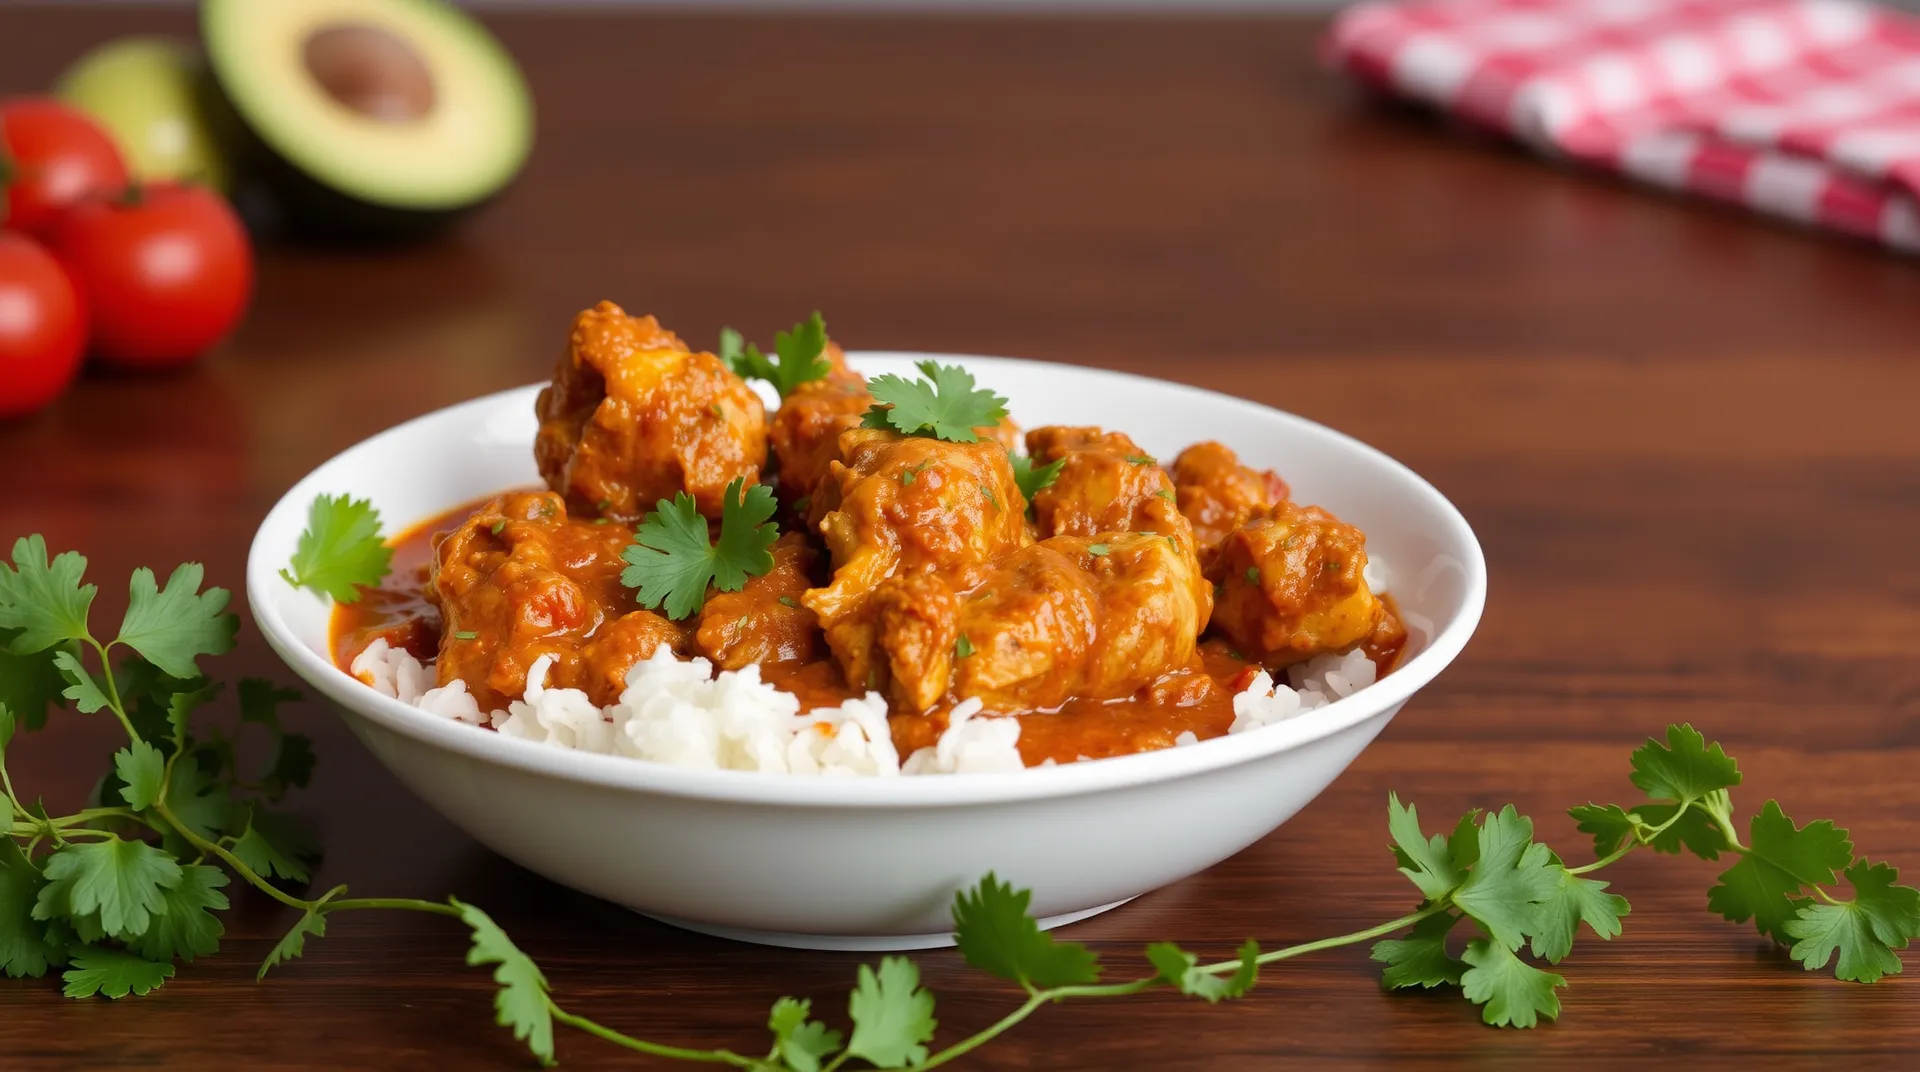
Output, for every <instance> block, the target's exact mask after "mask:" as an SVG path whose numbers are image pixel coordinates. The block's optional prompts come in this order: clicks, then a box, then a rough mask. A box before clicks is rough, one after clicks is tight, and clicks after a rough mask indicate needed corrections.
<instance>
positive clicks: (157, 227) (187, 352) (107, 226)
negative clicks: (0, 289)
mask: <svg viewBox="0 0 1920 1072" xmlns="http://www.w3.org/2000/svg"><path fill="white" fill-rule="evenodd" d="M47 242H48V245H49V246H51V247H52V248H53V253H54V256H56V257H58V258H60V263H61V264H64V265H66V268H67V273H68V274H69V275H71V276H72V277H73V281H74V283H75V284H76V285H77V286H78V287H79V288H80V292H81V293H83V294H85V295H86V296H87V311H88V314H89V326H90V329H91V331H90V334H91V335H92V337H93V352H94V354H96V355H97V356H99V357H100V358H101V359H102V360H104V361H107V362H110V363H112V364H116V365H122V366H125V367H128V368H170V367H172V366H174V365H184V364H186V363H187V362H189V361H192V360H193V359H194V358H196V357H198V356H200V354H201V353H203V352H205V351H206V350H207V349H208V348H209V347H211V346H212V345H213V344H214V343H216V342H219V341H220V340H221V339H223V338H225V337H226V335H227V333H228V332H229V331H232V330H233V327H234V325H235V324H238V323H239V322H240V314H241V313H242V312H244V311H246V307H247V298H248V297H249V296H250V295H251V294H252V292H253V252H252V250H251V249H250V248H249V247H248V246H247V235H246V232H245V231H244V230H242V229H241V227H240V220H239V218H238V217H236V216H235V215H234V214H233V210H232V209H231V208H228V207H227V203H226V202H225V201H223V200H221V199H220V195H218V194H216V193H213V192H212V191H210V190H207V189H204V188H202V187H198V186H178V185H174V184H171V183H156V184H154V185H152V186H144V187H132V188H129V189H128V190H127V192H126V193H125V194H124V195H122V196H120V197H115V198H100V197H93V198H88V199H86V200H84V201H81V202H78V203H77V204H74V205H71V206H69V207H68V208H67V210H66V211H65V212H63V213H61V214H60V218H59V219H58V220H57V221H56V222H55V223H54V226H53V230H52V231H51V232H50V233H49V235H48V236H47Z"/></svg>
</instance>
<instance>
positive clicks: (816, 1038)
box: [767, 998, 924, 1072]
mask: <svg viewBox="0 0 1920 1072" xmlns="http://www.w3.org/2000/svg"><path fill="white" fill-rule="evenodd" d="M812 1012H813V1003H812V1002H810V1001H805V1000H796V999H794V998H781V999H780V1000H779V1001H776V1002H774V1003H773V1011H772V1012H770V1013H769V1014H768V1015H767V1030H769V1031H772V1032H773V1050H774V1054H775V1056H777V1057H779V1058H780V1060H782V1061H784V1062H786V1066H787V1067H788V1068H791V1069H793V1072H820V1062H821V1059H822V1058H825V1057H828V1056H830V1055H832V1054H834V1053H836V1052H838V1051H839V1049H840V1032H838V1031H835V1030H833V1029H832V1028H830V1027H828V1026H827V1025H825V1024H823V1023H821V1022H820V1021H818V1020H809V1019H807V1017H808V1015H809V1014H811V1013H812ZM922 1052H924V1049H923V1051H922Z"/></svg>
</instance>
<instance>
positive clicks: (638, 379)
mask: <svg viewBox="0 0 1920 1072" xmlns="http://www.w3.org/2000/svg"><path fill="white" fill-rule="evenodd" d="M534 411H535V413H537V414H538V415H539V418H540V431H539V434H538V435H537V436H536V437H535V439H534V442H533V455H534V460H535V461H536V462H537V463H538V464H539V466H540V475H541V477H542V478H544V479H545V480H546V482H547V486H548V487H550V488H552V489H553V490H555V491H557V492H559V493H561V494H562V495H564V496H566V498H567V502H568V504H569V505H570V506H571V507H572V508H573V509H574V511H575V512H577V513H588V512H597V513H599V514H600V515H601V516H603V517H608V518H612V519H614V520H616V521H625V522H633V521H637V520H639V519H640V518H641V517H642V516H644V515H645V514H646V513H647V511H649V510H651V509H653V506H654V503H656V502H657V501H659V500H661V499H671V498H673V497H674V496H675V495H677V494H679V493H680V492H682V491H685V492H689V493H691V494H692V495H693V497H694V501H695V502H697V503H698V504H699V507H700V512H701V513H702V514H705V515H706V516H708V517H718V516H719V514H720V508H721V498H722V496H723V495H724V493H725V491H726V488H727V485H728V484H729V483H731V482H732V481H734V480H735V479H744V480H745V481H746V482H747V483H748V484H755V483H758V482H759V480H760V467H761V466H762V465H764V464H765V463H766V460H767V413H766V407H765V406H763V405H762V404H761V402H760V396H758V395H756V394H754V393H753V389H752V388H750V387H748V386H747V383H746V381H745V380H742V379H741V378H740V377H738V376H736V375H734V374H733V372H732V371H730V370H729V369H728V368H727V366H726V365H725V364H723V363H722V362H721V361H720V359H719V358H717V357H715V356H713V355H712V354H704V353H694V352H692V351H690V350H688V349H687V346H686V344H685V343H683V342H681V341H680V340H679V338H677V337H676V336H675V335H674V334H673V333H672V332H670V331H668V330H666V329H665V328H662V327H661V326H660V325H659V323H658V322H656V321H655V320H654V319H653V318H652V317H650V316H642V317H632V316H628V315H627V314H626V313H625V312H624V311H622V310H621V308H620V307H619V306H617V305H615V304H613V303H612V302H601V303H600V304H599V305H596V306H594V307H593V308H591V309H588V310H587V311H586V312H583V313H581V314H580V315H579V316H578V317H575V318H574V321H573V334H572V335H571V337H570V338H569V339H568V343H567V352H566V353H565V354H563V355H561V358H560V361H559V364H558V365H557V366H556V367H555V369H554V373H553V383H552V384H551V385H550V386H548V387H547V388H546V389H545V390H543V391H541V392H540V397H539V399H538V401H536V402H535V403H534Z"/></svg>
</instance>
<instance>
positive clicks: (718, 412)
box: [707, 402, 727, 421]
mask: <svg viewBox="0 0 1920 1072" xmlns="http://www.w3.org/2000/svg"><path fill="white" fill-rule="evenodd" d="M707 412H708V413H711V414H713V415H714V417H715V418H716V419H718V420H723V421H724V420H726V419H727V411H726V410H724V409H721V408H720V403H718V402H715V403H714V404H713V405H711V406H708V407H707Z"/></svg>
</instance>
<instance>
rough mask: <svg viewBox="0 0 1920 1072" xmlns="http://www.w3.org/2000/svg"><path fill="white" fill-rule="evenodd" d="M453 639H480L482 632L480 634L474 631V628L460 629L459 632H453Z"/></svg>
mask: <svg viewBox="0 0 1920 1072" xmlns="http://www.w3.org/2000/svg"><path fill="white" fill-rule="evenodd" d="M453 639H455V640H478V639H480V634H479V633H476V632H474V631H473V630H471V629H462V630H460V631H459V632H458V633H455V634H453Z"/></svg>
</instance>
